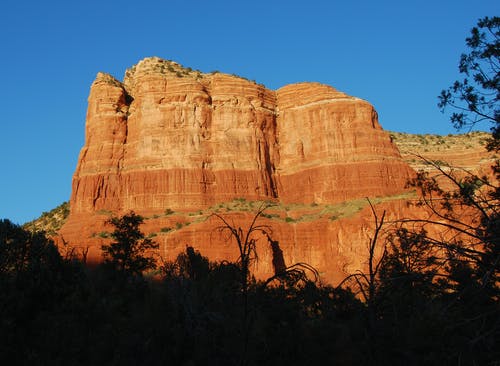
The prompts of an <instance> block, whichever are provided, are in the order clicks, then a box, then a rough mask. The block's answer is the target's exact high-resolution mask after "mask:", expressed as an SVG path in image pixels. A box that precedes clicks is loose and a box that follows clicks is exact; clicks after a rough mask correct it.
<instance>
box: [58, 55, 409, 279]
mask: <svg viewBox="0 0 500 366" xmlns="http://www.w3.org/2000/svg"><path fill="white" fill-rule="evenodd" d="M85 135H86V137H85V145H84V146H83V148H82V150H81V153H80V156H79V159H78V165H77V167H76V171H75V173H74V177H73V186H72V195H71V201H70V207H71V211H70V215H69V218H68V221H67V222H66V224H65V225H64V226H63V227H62V229H61V230H60V231H59V241H60V242H61V243H64V244H65V250H70V251H72V252H73V253H78V254H79V255H84V256H86V258H87V260H99V258H100V246H101V245H102V244H103V243H104V242H106V240H108V239H107V236H108V233H107V230H109V227H108V226H106V221H107V220H108V219H109V217H110V215H120V214H123V213H126V212H128V211H130V210H134V211H135V212H136V213H138V214H141V215H143V216H144V217H145V218H146V223H145V226H144V230H145V232H146V233H148V234H149V235H150V236H152V237H154V240H155V241H156V242H158V243H159V244H160V255H161V257H162V258H164V259H172V258H175V257H176V256H177V254H178V253H179V252H180V251H182V250H184V248H185V246H186V245H192V246H194V247H195V248H197V249H199V250H200V252H201V253H202V254H203V255H207V256H208V257H209V258H210V259H213V260H222V259H229V260H232V259H236V258H237V254H238V252H237V247H236V246H235V245H234V244H231V243H228V241H227V237H226V236H224V235H220V233H219V232H217V230H216V229H217V227H219V226H220V224H221V222H220V220H219V219H218V218H216V217H214V216H211V213H213V212H218V213H219V214H220V215H221V216H223V217H226V218H228V220H229V221H230V222H231V223H233V224H234V225H236V226H242V227H243V228H245V227H247V226H248V225H249V223H250V221H251V218H252V216H253V214H254V212H255V210H256V209H257V207H260V206H259V205H260V204H261V202H268V201H270V202H273V204H274V206H272V207H270V208H269V209H268V210H267V211H266V212H265V215H264V217H262V218H261V220H262V223H263V224H265V225H268V226H269V228H270V229H271V230H272V236H273V238H274V239H275V240H277V241H278V242H279V245H280V247H281V249H282V251H283V254H284V259H285V262H286V264H287V265H291V264H293V263H295V262H306V263H308V264H309V265H311V266H313V267H315V268H316V269H317V270H318V271H319V273H320V275H321V276H322V278H323V279H324V280H326V281H335V280H337V279H340V278H342V277H343V276H344V274H345V273H348V272H350V271H352V270H356V269H359V268H360V267H362V266H363V263H364V258H365V257H366V243H367V240H368V236H369V235H368V234H367V232H368V231H369V230H370V227H371V226H372V219H371V212H370V210H369V209H368V208H369V207H368V203H367V202H368V201H367V200H366V199H365V197H370V198H371V199H372V202H374V203H376V204H380V205H382V206H380V207H381V208H380V209H382V207H383V205H401V207H403V206H404V204H403V202H402V201H401V200H400V198H401V197H402V195H404V194H405V192H406V191H405V184H406V182H407V180H408V178H409V177H410V176H412V174H413V170H412V169H411V168H410V167H409V165H408V164H407V163H405V162H404V161H403V160H402V158H401V155H400V153H399V151H398V149H397V147H396V145H395V144H394V143H393V141H392V139H391V136H390V135H389V134H388V133H387V132H385V131H384V130H383V129H382V127H381V126H380V124H379V122H378V117H377V112H376V111H375V109H374V108H373V106H372V105H371V104H370V103H368V102H367V101H364V100H362V99H359V98H356V97H352V96H349V95H347V94H345V93H342V92H340V91H337V90H335V89H334V88H332V87H330V86H327V85H322V84H319V83H298V84H292V85H287V86H284V87H282V88H280V89H278V90H276V91H273V90H269V89H267V88H265V87H264V86H263V85H261V84H257V83H255V82H253V81H249V80H247V79H244V78H241V77H238V76H234V75H228V74H224V73H219V72H213V73H201V72H199V71H194V70H192V69H190V68H185V67H183V66H181V65H179V64H177V63H175V62H172V61H167V60H163V59H160V58H156V57H152V58H146V59H144V60H142V61H140V62H139V63H138V64H137V65H135V66H133V67H132V68H130V69H129V70H127V72H126V74H125V77H124V79H123V81H119V80H116V79H115V78H114V77H112V76H110V75H108V74H105V73H98V74H97V77H96V79H95V81H94V82H93V84H92V86H91V89H90V95H89V99H88V111H87V118H86V133H85ZM395 212H396V211H395ZM354 214H356V215H354ZM258 255H259V260H258V261H256V262H255V263H254V265H253V270H254V272H255V274H256V275H257V276H259V277H265V276H267V275H269V274H272V272H273V269H272V253H271V248H270V247H269V245H268V243H267V242H266V240H264V238H263V240H259V244H258Z"/></svg>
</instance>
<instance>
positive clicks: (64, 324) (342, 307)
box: [0, 214, 500, 365]
mask: <svg viewBox="0 0 500 366" xmlns="http://www.w3.org/2000/svg"><path fill="white" fill-rule="evenodd" d="M127 218H128V219H129V220H130V219H132V220H136V219H137V220H136V221H135V223H136V224H137V225H139V224H140V222H141V220H140V217H138V216H136V215H133V214H131V215H128V216H127ZM123 220H124V218H122V219H121V221H120V219H116V223H119V222H123ZM136 228H137V226H134V225H132V226H128V229H125V231H124V230H122V229H120V228H119V227H117V228H116V230H115V232H114V233H113V238H114V239H115V240H114V243H115V244H120V245H124V240H125V242H126V241H127V240H128V239H130V237H128V238H127V237H126V236H124V235H123V234H124V233H127V232H128V233H130V232H131V231H130V230H132V232H135V231H134V230H135V229H136ZM120 230H121V231H120ZM127 230H129V231H127ZM117 233H121V234H120V235H121V236H120V235H117ZM136 233H137V232H136ZM404 235H406V236H404ZM403 237H404V238H406V239H405V240H406V242H405V243H403V245H401V242H400V243H399V245H398V248H399V249H397V248H396V247H394V248H392V249H390V248H389V249H388V252H387V255H385V256H384V259H383V260H382V261H381V262H380V267H379V275H378V276H377V281H376V283H375V284H374V287H373V289H372V294H371V297H370V298H368V300H369V301H368V302H367V301H360V300H359V299H358V298H357V297H356V296H355V294H354V292H353V290H351V289H349V288H333V287H330V286H322V285H319V284H317V283H315V282H313V281H311V280H308V279H307V277H306V276H304V275H303V274H304V271H300V270H299V271H297V270H292V271H286V270H285V271H283V272H281V274H278V275H277V276H276V277H275V278H273V279H272V280H271V281H266V282H263V281H256V280H255V279H254V278H253V277H252V276H251V275H250V274H248V277H246V278H244V277H242V273H245V272H244V271H243V268H242V263H243V262H242V261H241V260H240V261H238V262H236V263H228V262H222V263H214V262H209V261H208V260H207V259H206V258H205V257H203V256H202V255H201V254H200V253H199V252H197V251H195V250H193V248H191V247H187V248H186V251H185V252H184V253H182V254H180V255H179V256H178V258H177V260H176V261H173V262H167V263H164V264H163V266H161V267H160V268H159V269H157V271H156V272H155V273H156V276H155V277H154V278H153V277H147V276H144V275H142V273H141V272H140V271H137V270H136V267H134V266H133V265H131V266H124V265H123V262H124V260H123V259H124V258H128V259H131V260H130V261H128V262H127V263H144V262H143V261H142V259H141V258H142V255H141V254H140V253H134V251H133V250H132V251H129V254H125V255H122V254H123V251H121V252H120V251H114V252H113V256H109V253H108V257H107V260H106V261H105V262H104V263H103V264H101V265H99V266H97V267H94V268H86V267H85V266H84V265H83V264H82V263H81V262H79V261H77V260H74V259H71V258H62V257H61V255H60V254H59V252H58V251H57V249H56V247H55V246H54V245H53V243H52V242H51V241H50V240H48V239H47V238H46V237H45V236H44V235H43V234H40V233H31V232H28V231H25V230H24V229H22V228H21V227H19V226H17V225H14V224H12V223H11V222H9V221H8V220H3V221H1V222H0V291H1V294H2V296H1V298H0V314H1V319H0V363H2V364H9V365H10V364H19V365H22V364H30V365H31V364H36V365H138V364H141V365H160V364H173V365H201V364H210V365H276V364H278V365H282V364H289V365H304V364H307V365H322V364H332V365H333V364H334V365H458V364H459V365H495V364H498V360H500V358H499V357H500V353H499V349H498V344H500V343H499V341H500V339H499V321H500V320H499V311H498V297H497V295H498V288H495V289H493V290H492V288H486V287H484V286H482V285H481V284H480V282H479V281H480V280H479V279H474V271H473V270H472V268H470V267H468V266H467V265H465V264H464V265H463V266H462V267H460V268H459V266H457V268H455V269H452V270H451V271H452V272H450V273H448V275H449V276H450V277H449V278H450V279H447V280H440V281H435V274H431V273H430V272H429V271H428V268H429V266H428V265H427V264H425V262H426V261H427V262H428V263H430V261H431V260H432V258H430V257H426V254H425V253H424V252H423V251H422V250H419V251H418V253H416V252H415V248H416V246H412V245H411V243H413V244H415V243H417V242H421V238H420V237H414V236H412V235H410V234H408V233H402V234H401V235H400V238H403ZM143 239H144V237H143V236H141V235H139V236H132V240H131V241H129V242H128V243H139V242H141V240H143ZM125 246H126V245H125ZM122 248H123V247H122ZM129 248H130V246H129ZM400 248H403V249H400ZM419 248H420V246H419ZM103 249H106V248H103ZM108 249H109V246H108ZM410 249H411V250H410ZM117 252H120V253H122V254H118V255H116V253H117ZM402 252H405V253H404V254H402ZM410 252H411V253H410ZM410 257H411V262H412V263H413V264H414V265H413V266H412V267H411V268H409V267H408V266H407V264H408V263H409V262H410V260H409V258H410ZM135 259H139V260H138V261H135ZM417 264H419V265H417ZM150 265H151V266H150V267H149V268H152V267H154V264H151V263H150ZM452 276H455V278H453V280H451V277H452ZM360 283H361V282H360ZM362 288H363V286H362ZM364 288H365V289H369V287H364ZM358 297H359V296H358Z"/></svg>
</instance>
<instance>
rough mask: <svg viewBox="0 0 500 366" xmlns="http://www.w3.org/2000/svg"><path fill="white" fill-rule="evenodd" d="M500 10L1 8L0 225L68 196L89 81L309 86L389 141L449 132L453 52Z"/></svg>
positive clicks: (275, 2) (340, 5)
mask: <svg viewBox="0 0 500 366" xmlns="http://www.w3.org/2000/svg"><path fill="white" fill-rule="evenodd" d="M499 10H500V2H499V1H498V0H491V1H490V0H475V1H472V0H469V1H462V0H439V1H436V0H432V1H430V0H419V1H411V0H410V1H401V0H397V1H396V0H394V1H390V0H386V1H374V0H357V1H345V0H343V1H337V0H324V1H317V0H308V1H294V0H266V1H262V0H253V1H235V0H232V1H226V0H223V1H217V0H211V1H206V0H205V1H186V0H184V1H181V0H171V1H168V0H163V1H153V0H141V1H128V0H123V1H107V0H99V1H96V0H86V1H78V0H75V1H68V0H65V1H51V0H45V1H39V0H25V1H23V0H3V1H2V5H1V7H0V52H1V57H0V68H1V84H0V110H1V113H0V126H1V130H0V167H1V176H0V177H1V179H0V218H9V219H11V220H12V221H14V222H17V223H24V222H26V221H28V220H31V219H33V218H36V217H38V216H39V215H40V214H41V213H42V212H43V211H48V210H50V209H52V208H54V207H55V206H57V205H59V204H60V203H62V202H63V201H66V200H68V199H69V196H70V194H71V178H72V175H73V172H74V170H75V167H76V162H77V159H78V153H79V151H80V149H81V147H82V145H83V142H84V127H85V113H86V103H87V96H88V92H89V88H90V85H91V83H92V81H93V79H94V78H95V75H96V74H97V72H98V71H105V72H109V73H111V74H112V75H114V76H115V77H117V78H119V79H122V77H123V74H124V72H125V69H126V68H128V67H130V66H132V65H134V64H135V63H137V62H138V61H139V60H141V59H142V58H144V57H147V56H159V57H162V58H166V59H171V60H175V61H177V62H179V63H181V64H183V65H185V66H189V67H192V68H194V69H200V70H201V71H205V72H210V71H213V70H220V71H223V72H227V73H236V74H239V75H241V76H245V77H247V78H249V79H254V80H256V81H257V82H259V83H263V84H265V85H266V86H267V87H269V88H272V89H277V88H280V87H281V86H284V85H286V84H289V83H294V82H300V81H318V82H322V83H325V84H329V85H332V86H334V87H335V88H337V89H339V90H341V91H344V92H347V93H349V94H351V95H354V96H358V97H361V98H363V99H366V100H368V101H369V102H371V103H372V104H373V105H374V106H375V108H376V109H377V111H378V112H379V118H380V122H381V124H382V126H383V127H384V128H385V129H387V130H393V131H402V132H411V133H434V134H447V133H452V132H455V131H454V130H453V128H452V127H451V126H450V124H449V122H448V119H447V116H446V115H442V114H441V113H440V112H439V110H438V108H437V107H436V103H437V98H436V96H437V95H438V94H439V92H440V90H441V89H443V88H445V87H447V86H448V85H449V84H450V83H452V82H453V81H454V80H456V79H457V78H458V77H459V74H458V71H457V64H458V59H459V55H460V53H462V52H463V51H464V50H465V42H464V39H465V37H466V36H467V35H468V33H469V30H470V28H472V27H473V26H474V25H475V24H476V21H477V19H478V18H480V17H483V16H486V15H488V16H493V15H500V14H499V13H500V12H499Z"/></svg>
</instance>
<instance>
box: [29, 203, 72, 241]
mask: <svg viewBox="0 0 500 366" xmlns="http://www.w3.org/2000/svg"><path fill="white" fill-rule="evenodd" d="M68 216H69V202H63V203H62V204H60V205H59V206H57V207H56V208H54V209H52V210H50V211H49V212H43V213H42V215H41V216H40V217H39V218H38V219H35V220H33V221H30V222H27V223H26V224H24V225H23V227H24V228H25V229H27V230H30V231H44V232H46V233H47V234H48V235H56V233H57V231H58V230H59V229H60V228H61V227H62V226H63V225H64V223H65V222H66V219H67V218H68Z"/></svg>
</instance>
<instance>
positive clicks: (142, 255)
mask: <svg viewBox="0 0 500 366" xmlns="http://www.w3.org/2000/svg"><path fill="white" fill-rule="evenodd" d="M143 222H144V218H143V217H142V216H139V215H137V214H136V213H135V212H133V211H131V212H129V213H128V214H126V215H124V216H122V217H113V218H112V219H110V220H109V221H108V223H109V224H111V225H113V226H114V228H115V229H114V231H113V232H112V233H111V237H112V238H113V239H114V241H113V242H112V243H111V244H109V245H107V244H105V245H102V247H101V249H102V254H103V256H104V263H106V264H108V265H111V266H112V267H113V268H114V269H116V270H117V271H118V272H119V273H122V274H125V275H132V276H142V273H143V272H144V271H146V270H151V269H155V268H156V262H155V259H154V258H153V257H152V256H151V255H152V252H153V251H154V250H156V249H158V247H159V246H158V244H157V243H155V242H154V241H152V240H151V239H150V238H146V237H145V236H144V234H143V233H142V232H141V231H140V229H139V226H140V225H141V224H142V223H143Z"/></svg>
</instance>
